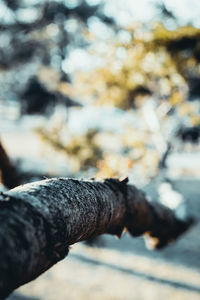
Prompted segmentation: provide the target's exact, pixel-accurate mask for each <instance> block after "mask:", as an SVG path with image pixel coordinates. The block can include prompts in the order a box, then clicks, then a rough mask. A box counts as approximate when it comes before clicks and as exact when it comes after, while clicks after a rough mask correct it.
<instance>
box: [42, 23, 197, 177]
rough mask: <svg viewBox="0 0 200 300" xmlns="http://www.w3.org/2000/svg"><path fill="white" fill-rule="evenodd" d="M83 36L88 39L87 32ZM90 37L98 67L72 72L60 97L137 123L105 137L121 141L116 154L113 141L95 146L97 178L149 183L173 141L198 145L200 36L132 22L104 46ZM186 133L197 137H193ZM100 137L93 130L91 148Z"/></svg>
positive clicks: (191, 31)
mask: <svg viewBox="0 0 200 300" xmlns="http://www.w3.org/2000/svg"><path fill="white" fill-rule="evenodd" d="M87 35H88V36H89V37H90V38H91V35H90V32H88V33H87ZM92 38H93V39H94V41H93V43H92V44H91V46H90V52H91V55H93V57H94V60H95V59H96V61H99V64H96V66H95V67H93V68H91V70H90V71H84V72H77V73H76V76H75V80H74V82H73V85H71V84H68V83H66V84H65V85H64V92H65V93H66V95H68V96H70V97H72V98H76V99H79V100H80V101H81V102H82V103H83V104H84V103H88V102H89V103H90V104H92V105H96V106H98V105H99V106H111V107H113V106H114V107H118V108H120V109H121V110H124V111H125V113H127V114H128V115H131V116H132V117H133V119H134V120H137V121H136V122H133V123H134V124H133V125H130V124H129V126H124V128H123V129H122V131H121V133H117V132H113V133H110V135H111V136H115V137H116V138H117V140H118V142H119V141H120V143H121V146H120V147H119V149H118V150H117V151H116V146H115V145H116V144H115V143H112V146H113V147H111V148H112V150H110V151H106V150H105V148H106V147H105V143H101V144H100V143H99V147H102V153H103V154H102V157H103V158H102V159H101V160H99V159H96V167H97V169H98V171H97V175H98V176H101V177H105V176H120V175H125V174H126V175H127V174H128V173H131V172H134V171H136V174H138V176H140V175H141V176H146V177H147V178H152V177H154V176H156V175H157V174H158V170H159V167H164V166H165V158H166V156H167V154H168V153H169V151H170V150H171V149H172V144H173V146H174V147H176V146H177V137H178V136H179V137H181V138H182V140H183V141H184V140H191V141H198V139H199V135H200V132H199V121H200V115H199V101H198V99H199V96H200V89H199V88H198V87H199V85H198V81H199V75H200V74H199V73H200V71H199V70H200V59H199V51H200V42H199V41H200V30H199V29H196V28H194V27H192V26H185V27H177V28H176V29H175V30H168V29H167V28H166V27H165V26H164V25H163V24H162V23H153V24H151V26H149V27H147V26H144V25H141V24H139V23H134V24H132V25H130V26H127V27H126V28H121V29H119V30H118V31H117V33H116V34H115V35H113V37H112V38H111V37H109V39H108V40H107V41H106V42H105V43H104V47H101V42H100V41H98V40H96V41H95V36H93V37H92ZM191 131H195V132H196V135H195V137H194V138H192V139H191V138H190V137H191V134H190V133H191ZM46 134H47V136H50V135H48V132H46ZM106 135H108V133H105V132H103V131H101V132H98V133H97V134H96V142H97V144H98V141H99V140H101V141H102V140H103V138H105V137H106ZM193 136H194V134H193ZM186 137H187V138H186ZM188 137H189V138H188ZM80 144H81V143H80ZM83 147H84V145H83ZM67 149H68V148H66V151H68V150H67ZM80 169H81V164H80Z"/></svg>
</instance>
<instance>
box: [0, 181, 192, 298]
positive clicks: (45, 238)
mask: <svg viewBox="0 0 200 300" xmlns="http://www.w3.org/2000/svg"><path fill="white" fill-rule="evenodd" d="M127 181H128V180H127V179H125V180H123V181H119V180H117V179H106V180H105V181H104V182H98V181H93V180H90V181H80V180H74V179H67V178H56V179H48V180H43V181H39V182H35V183H30V184H26V185H22V186H19V187H17V188H15V189H13V190H10V191H8V192H6V193H1V194H0V295H1V299H4V298H5V297H6V296H8V294H9V293H11V292H12V291H13V290H14V289H15V288H17V287H19V286H20V285H22V284H24V283H26V282H29V281H31V280H33V279H34V278H36V277H37V276H39V275H40V274H41V273H43V272H44V271H46V270H47V269H49V268H50V267H51V266H53V265H54V264H55V263H56V262H58V261H60V260H62V259H63V258H64V257H65V256H66V255H67V254H68V251H69V246H70V245H72V244H74V243H76V242H79V241H83V240H87V239H88V238H92V237H95V236H98V235H99V234H103V233H110V234H115V235H117V236H119V237H120V235H121V233H122V232H123V230H124V229H127V230H128V231H129V232H130V233H131V235H132V236H138V235H141V234H146V235H148V236H150V237H152V239H153V241H154V242H155V247H156V248H161V247H163V246H165V245H166V244H167V243H168V242H170V241H171V240H173V239H175V238H177V237H178V236H179V235H180V234H181V233H183V232H184V231H185V230H186V229H187V228H188V227H189V225H190V222H189V221H181V220H178V219H177V218H176V217H175V215H174V213H173V212H172V211H170V210H169V209H167V208H166V207H163V206H161V205H159V204H158V203H157V204H156V203H150V202H148V201H147V200H146V199H145V195H144V194H143V192H141V191H139V190H137V189H136V188H135V187H134V186H133V185H129V184H127Z"/></svg>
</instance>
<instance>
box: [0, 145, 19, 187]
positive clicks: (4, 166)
mask: <svg viewBox="0 0 200 300" xmlns="http://www.w3.org/2000/svg"><path fill="white" fill-rule="evenodd" d="M0 171H1V180H2V182H3V184H4V185H5V186H6V187H8V188H9V189H11V188H13V187H15V186H18V185H19V183H20V181H19V178H18V176H17V172H16V169H15V167H14V166H13V164H12V162H11V161H10V159H9V157H8V154H7V153H6V150H5V149H4V147H3V145H2V143H1V142H0Z"/></svg>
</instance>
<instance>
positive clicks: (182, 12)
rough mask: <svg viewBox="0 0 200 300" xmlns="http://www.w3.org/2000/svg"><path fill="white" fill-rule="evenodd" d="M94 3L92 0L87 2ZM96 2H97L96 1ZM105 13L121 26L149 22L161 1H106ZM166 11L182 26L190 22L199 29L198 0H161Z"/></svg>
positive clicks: (199, 13) (199, 8) (199, 2)
mask: <svg viewBox="0 0 200 300" xmlns="http://www.w3.org/2000/svg"><path fill="white" fill-rule="evenodd" d="M88 2H94V0H88ZM96 2H97V1H96ZM105 3H106V12H107V13H109V14H110V15H115V16H117V19H118V20H119V21H120V23H122V24H127V23H129V22H130V21H133V20H135V21H137V20H138V21H142V22H144V21H150V20H152V18H153V17H155V13H156V10H155V4H156V3H157V4H161V3H162V1H161V0H139V1H138V0H137V1H134V0H123V1H121V0H107V1H105ZM163 3H164V4H165V5H166V7H167V8H168V9H171V10H172V11H173V13H174V14H175V16H177V17H178V19H180V21H181V23H182V24H185V23H187V22H192V23H193V24H194V25H195V26H197V27H200V17H199V16H200V1H199V0H163Z"/></svg>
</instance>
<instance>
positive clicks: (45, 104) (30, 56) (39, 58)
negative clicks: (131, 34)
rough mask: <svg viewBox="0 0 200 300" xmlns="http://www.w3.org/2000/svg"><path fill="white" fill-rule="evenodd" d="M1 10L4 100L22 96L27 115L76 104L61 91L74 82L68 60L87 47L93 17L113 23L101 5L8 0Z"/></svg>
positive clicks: (66, 0) (0, 77) (82, 0)
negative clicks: (87, 31)
mask: <svg viewBox="0 0 200 300" xmlns="http://www.w3.org/2000/svg"><path fill="white" fill-rule="evenodd" d="M0 11H1V13H0V44H1V46H0V71H1V74H0V82H1V85H2V89H1V92H0V96H1V99H3V100H2V101H6V100H8V99H9V100H16V99H18V100H19V101H21V107H22V113H45V112H49V107H52V106H53V105H54V104H55V103H57V102H61V103H63V104H66V106H68V105H69V106H71V105H73V103H72V101H69V100H70V99H69V98H68V97H63V95H62V93H58V89H59V85H60V84H61V85H62V83H63V82H66V81H67V82H68V81H69V80H70V78H69V76H68V74H67V71H66V70H64V69H63V61H64V60H65V59H66V57H67V56H68V55H69V53H70V51H71V50H72V49H74V48H76V47H85V46H87V45H88V42H87V40H86V39H85V37H84V35H83V34H82V31H84V30H85V29H86V28H87V25H88V21H89V20H90V18H91V17H92V16H93V17H94V16H95V17H96V18H97V19H98V20H100V21H101V22H103V23H105V24H109V25H111V24H113V20H112V19H111V18H109V17H106V16H105V14H104V13H103V9H102V5H89V3H88V2H87V1H85V0H80V1H70V0H60V1H54V0H52V1H47V0H44V1H37V0H34V1H26V0H18V1H10V0H3V1H2V2H1V4H0ZM5 83H6V84H5ZM69 102H70V104H69Z"/></svg>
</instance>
